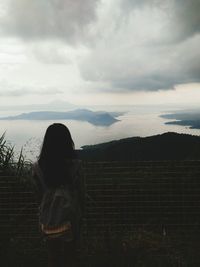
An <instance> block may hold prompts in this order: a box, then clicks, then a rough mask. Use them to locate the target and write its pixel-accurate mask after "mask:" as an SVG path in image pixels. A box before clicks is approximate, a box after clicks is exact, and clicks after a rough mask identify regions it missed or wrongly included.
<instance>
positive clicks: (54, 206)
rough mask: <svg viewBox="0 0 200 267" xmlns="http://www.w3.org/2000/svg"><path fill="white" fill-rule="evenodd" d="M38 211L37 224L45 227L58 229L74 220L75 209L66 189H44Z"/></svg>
mask: <svg viewBox="0 0 200 267" xmlns="http://www.w3.org/2000/svg"><path fill="white" fill-rule="evenodd" d="M39 211H40V212H39V223H40V224H42V225H45V226H46V227H59V226H62V225H64V224H66V223H69V222H70V223H71V222H72V221H73V220H74V216H75V207H74V201H73V196H72V193H71V192H70V191H69V189H68V187H67V186H59V187H57V188H55V189H46V191H45V193H44V195H43V198H42V201H41V204H40V207H39Z"/></svg>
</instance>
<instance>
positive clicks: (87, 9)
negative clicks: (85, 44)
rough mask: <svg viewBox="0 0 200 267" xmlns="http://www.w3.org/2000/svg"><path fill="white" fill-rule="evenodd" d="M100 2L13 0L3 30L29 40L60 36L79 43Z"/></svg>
mask: <svg viewBox="0 0 200 267" xmlns="http://www.w3.org/2000/svg"><path fill="white" fill-rule="evenodd" d="M98 1H99V0H84V1H82V0H76V1H73V0H48V1H41V0H20V1H16V0H10V1H9V6H8V9H7V16H4V17H3V18H2V21H1V25H2V30H3V32H4V34H10V35H15V36H20V37H22V38H24V39H28V40H33V39H36V40H38V39H46V38H59V39H64V40H67V42H69V43H75V42H77V41H79V40H81V39H82V38H85V36H87V31H88V27H89V25H90V23H92V22H93V21H94V20H95V18H96V13H95V12H96V5H97V2H98Z"/></svg>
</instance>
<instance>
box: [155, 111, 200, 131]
mask: <svg viewBox="0 0 200 267" xmlns="http://www.w3.org/2000/svg"><path fill="white" fill-rule="evenodd" d="M160 117H162V118H165V119H174V121H168V122H165V124H173V125H182V126H189V128H190V129H200V110H188V111H177V112H175V113H172V114H165V115H161V116H160Z"/></svg>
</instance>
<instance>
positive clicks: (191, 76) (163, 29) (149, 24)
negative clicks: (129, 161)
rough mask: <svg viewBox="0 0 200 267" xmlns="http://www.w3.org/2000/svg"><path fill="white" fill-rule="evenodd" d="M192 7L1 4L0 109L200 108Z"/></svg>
mask: <svg viewBox="0 0 200 267" xmlns="http://www.w3.org/2000/svg"><path fill="white" fill-rule="evenodd" d="M199 12H200V0H165V1H163V0H43V1H41V0H1V1H0V105H11V104H13V103H15V104H23V103H24V104H29V103H30V104H34V103H47V102H50V101H52V100H55V99H60V100H63V101H67V102H71V103H74V104H83V105H84V104H86V105H87V104H156V103H157V104H162V103H175V104H176V103H185V104H191V103H196V104H198V103H199V104H200V49H199V46H200V15H199Z"/></svg>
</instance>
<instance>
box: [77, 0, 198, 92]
mask: <svg viewBox="0 0 200 267" xmlns="http://www.w3.org/2000/svg"><path fill="white" fill-rule="evenodd" d="M120 3H121V9H120V16H118V17H117V18H116V21H117V22H116V23H118V25H120V26H118V27H117V30H115V31H113V30H112V29H111V27H110V26H109V25H108V29H104V30H105V32H106V31H108V32H109V36H108V35H106V34H104V36H106V38H104V39H103V40H101V41H100V42H99V43H98V45H97V46H96V47H95V49H94V51H92V52H91V54H90V55H89V57H87V58H85V60H84V61H83V62H82V64H81V73H82V76H83V78H84V79H86V80H90V81H96V82H100V81H104V82H107V83H110V88H107V90H110V91H116V90H119V91H126V90H128V91H129V90H133V91H134V90H135V91H141V90H143V91H154V90H160V89H161V90H165V89H171V88H174V87H175V86H176V85H178V84H184V83H192V82H200V63H199V62H200V52H199V48H198V47H199V43H200V34H199V28H200V21H199V20H200V16H199V10H200V1H199V0H192V1H186V0H183V1H181V3H180V1H178V0H167V1H159V0H157V1H156V0H150V1H147V0H142V1H139V0H138V1H131V0H121V2H120ZM163 3H164V4H163ZM198 7H199V8H198ZM127 11H128V12H127ZM123 16H124V17H125V19H124V18H123ZM119 20H120V22H121V23H119ZM113 29H114V26H113ZM115 29H116V27H115Z"/></svg>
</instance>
